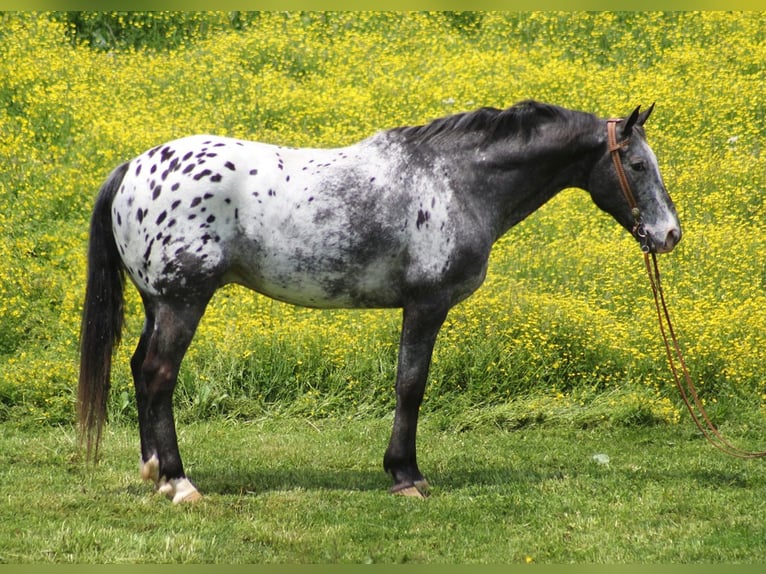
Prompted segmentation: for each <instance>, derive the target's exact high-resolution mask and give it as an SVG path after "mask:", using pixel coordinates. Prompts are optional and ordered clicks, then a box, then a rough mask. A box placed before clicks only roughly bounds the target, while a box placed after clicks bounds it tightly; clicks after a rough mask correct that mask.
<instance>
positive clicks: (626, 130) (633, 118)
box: [622, 106, 651, 137]
mask: <svg viewBox="0 0 766 574" xmlns="http://www.w3.org/2000/svg"><path fill="white" fill-rule="evenodd" d="M640 109H641V106H636V109H635V110H633V113H632V114H630V116H629V117H628V119H627V120H626V122H625V125H624V126H623V128H622V135H623V137H628V136H629V135H630V132H632V131H633V126H635V125H636V124H637V123H638V125H641V123H640V122H639V116H640V114H639V110H640ZM649 111H650V112H651V109H650V110H649Z"/></svg>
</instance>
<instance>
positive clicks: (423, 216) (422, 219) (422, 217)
mask: <svg viewBox="0 0 766 574" xmlns="http://www.w3.org/2000/svg"><path fill="white" fill-rule="evenodd" d="M430 218H431V214H430V213H428V212H427V211H423V210H422V209H418V220H417V221H416V222H415V226H416V227H417V228H418V229H420V227H421V226H422V225H423V224H424V223H426V222H427V221H428V220H429V219H430Z"/></svg>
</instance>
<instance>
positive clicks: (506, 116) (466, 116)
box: [391, 100, 577, 143]
mask: <svg viewBox="0 0 766 574" xmlns="http://www.w3.org/2000/svg"><path fill="white" fill-rule="evenodd" d="M576 114H577V112H573V111H571V110H567V109H565V108H561V107H558V106H554V105H551V104H544V103H541V102H537V101H534V100H525V101H523V102H519V103H517V104H515V105H513V106H511V107H509V108H506V109H504V110H500V109H497V108H492V107H483V108H479V109H477V110H475V111H472V112H464V113H459V114H454V115H451V116H446V117H443V118H438V119H436V120H433V121H432V122H430V123H428V124H425V125H421V126H404V127H400V128H395V129H393V130H391V131H392V132H394V133H398V134H400V135H401V136H403V137H404V139H405V140H406V141H408V142H411V143H427V142H431V143H434V142H439V141H447V140H449V139H451V138H455V137H460V136H465V135H466V134H468V133H474V134H478V135H479V136H480V139H481V141H482V142H487V141H492V140H495V139H500V138H505V137H509V136H512V135H517V136H519V137H521V138H523V139H528V138H529V137H530V136H531V135H532V134H533V133H534V132H535V131H536V130H537V129H538V128H539V127H540V126H542V125H543V124H546V123H549V122H552V121H556V120H563V119H571V118H572V117H573V116H575V115H576Z"/></svg>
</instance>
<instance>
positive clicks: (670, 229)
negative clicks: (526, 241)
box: [588, 104, 681, 253]
mask: <svg viewBox="0 0 766 574" xmlns="http://www.w3.org/2000/svg"><path fill="white" fill-rule="evenodd" d="M653 109H654V104H652V106H651V107H650V108H649V109H648V110H646V111H645V112H639V108H636V109H635V110H634V111H633V113H632V114H631V115H630V116H629V117H628V118H627V119H625V118H623V119H620V120H609V122H611V123H612V124H613V126H612V127H611V128H610V129H613V136H612V138H611V141H610V138H607V131H608V130H607V128H605V129H604V132H605V133H604V138H605V139H606V140H607V145H606V147H605V148H604V149H605V152H604V154H603V157H601V158H600V159H599V161H598V162H597V164H596V166H595V167H594V169H593V170H592V172H591V174H590V178H589V182H588V191H589V192H590V194H591V197H592V198H593V201H594V202H595V203H596V205H598V206H599V207H600V208H601V209H603V210H604V211H606V212H608V213H609V214H611V215H612V217H614V218H615V219H616V220H617V221H618V222H619V223H620V224H621V225H623V226H624V227H625V228H626V229H627V230H628V231H630V232H631V233H632V234H633V235H634V236H635V237H636V239H637V240H638V241H639V243H640V244H641V248H642V249H643V250H645V251H650V252H652V253H666V252H668V251H671V250H672V249H673V248H674V247H675V246H676V244H677V243H678V242H679V241H680V240H681V224H680V223H679V221H678V214H677V213H676V208H675V206H674V205H673V201H672V200H671V199H670V196H669V195H668V192H667V190H666V189H665V184H664V183H663V181H662V176H661V175H660V169H659V166H658V165H657V157H656V156H655V155H654V152H653V151H652V149H651V148H650V147H649V144H648V143H647V142H646V136H645V134H644V129H643V125H644V122H646V120H647V118H648V117H649V115H650V114H651V113H652V110H653ZM607 125H608V124H607ZM618 164H619V165H618ZM620 170H622V172H623V174H624V176H622V175H620V173H619V172H620Z"/></svg>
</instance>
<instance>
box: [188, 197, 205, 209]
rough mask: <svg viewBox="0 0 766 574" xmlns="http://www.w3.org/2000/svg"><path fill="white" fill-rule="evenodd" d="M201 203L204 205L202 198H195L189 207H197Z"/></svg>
mask: <svg viewBox="0 0 766 574" xmlns="http://www.w3.org/2000/svg"><path fill="white" fill-rule="evenodd" d="M200 203H202V198H201V197H195V198H194V199H192V202H191V205H190V206H189V207H197V206H198V205H199V204H200Z"/></svg>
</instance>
